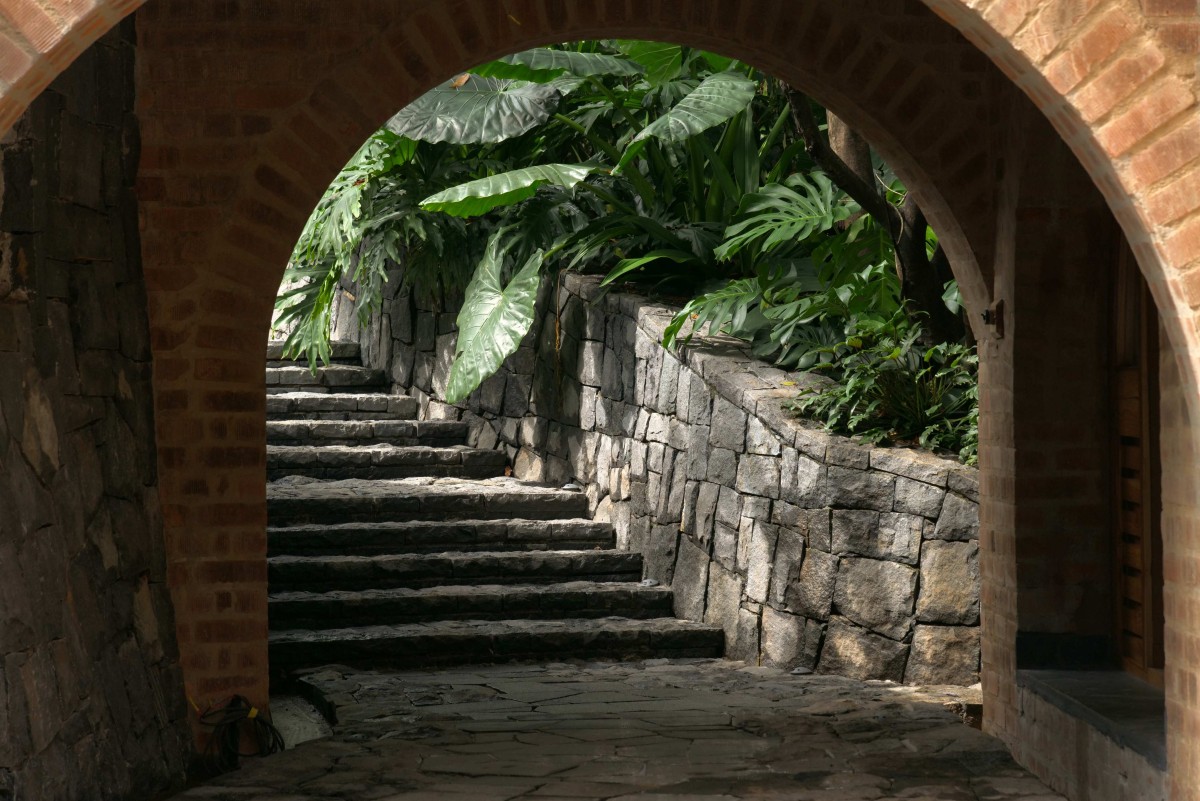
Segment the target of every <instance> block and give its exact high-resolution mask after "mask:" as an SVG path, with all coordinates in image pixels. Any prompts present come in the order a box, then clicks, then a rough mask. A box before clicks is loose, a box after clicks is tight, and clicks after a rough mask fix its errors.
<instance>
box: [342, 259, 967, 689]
mask: <svg viewBox="0 0 1200 801" xmlns="http://www.w3.org/2000/svg"><path fill="white" fill-rule="evenodd" d="M549 283H550V282H547V284H549ZM401 284H402V282H401V281H399V280H393V281H392V282H390V284H389V286H391V287H396V288H397V289H395V290H393V295H392V296H391V297H390V298H389V299H387V300H386V301H385V304H384V308H383V312H382V314H379V315H376V316H375V317H374V319H373V321H372V323H371V325H370V326H368V327H365V328H364V329H362V330H350V331H345V330H344V331H343V332H344V333H348V334H349V335H351V336H355V337H357V338H358V339H359V340H360V342H361V343H362V345H363V353H364V360H365V361H366V363H368V364H370V365H372V366H377V367H384V368H387V369H388V370H389V371H390V374H391V377H392V380H393V381H394V382H395V384H396V385H397V387H398V388H399V389H400V390H401V391H404V392H407V393H408V394H410V395H412V396H414V397H415V398H417V399H418V401H419V402H420V404H421V405H422V407H423V412H424V413H425V414H426V416H428V417H431V418H439V417H440V418H446V419H461V420H465V421H467V422H470V423H472V431H473V433H472V444H473V445H476V446H478V447H484V448H496V449H502V450H504V451H505V452H507V454H508V455H509V457H510V458H511V459H512V460H513V465H514V473H515V475H517V476H518V477H520V478H523V479H530V480H541V481H546V482H550V483H559V484H562V483H566V482H567V481H576V482H579V483H580V484H582V485H583V486H584V487H586V488H587V492H588V495H589V499H590V501H591V503H592V506H593V508H594V509H595V511H596V516H597V518H598V519H607V520H611V521H612V522H613V524H614V525H615V527H616V529H617V532H618V543H619V545H620V547H623V548H629V549H632V550H636V551H640V552H642V553H643V554H644V555H645V557H646V575H647V577H648V578H652V579H655V580H657V581H659V582H662V583H663V584H670V585H671V586H672V587H673V589H674V591H675V598H676V612H677V614H679V615H680V616H681V617H685V618H688V619H691V620H704V621H707V622H710V623H715V624H718V625H720V626H722V627H723V628H724V630H725V634H726V648H727V655H728V656H730V657H733V658H735V659H742V660H746V661H747V662H750V663H752V664H754V663H756V664H762V665H769V666H774V667H782V668H806V669H809V670H814V671H817V672H820V673H835V674H839V675H844V676H850V677H853V678H860V679H891V680H895V681H905V682H909V683H920V684H943V683H959V684H970V683H973V682H975V681H977V680H978V671H979V648H980V644H979V643H980V639H979V556H978V553H979V543H978V501H979V490H978V479H977V473H976V471H975V470H973V469H971V468H967V467H964V466H963V465H961V464H959V463H958V462H957V461H953V460H949V459H944V458H940V457H937V456H934V455H932V454H929V453H924V452H919V451H914V450H909V449H901V448H881V447H865V446H862V445H859V444H857V443H855V442H853V441H851V440H848V439H845V438H843V437H838V436H833V435H829V434H826V433H824V432H823V431H820V430H817V429H815V428H814V427H812V426H810V425H806V424H804V423H802V422H801V421H799V420H797V419H796V418H794V417H793V416H792V415H790V414H789V413H788V412H786V411H785V410H784V409H783V408H782V402H783V401H784V400H786V399H787V398H791V397H794V396H795V394H796V393H797V392H798V390H799V388H800V387H801V386H804V385H806V383H808V382H811V381H813V380H815V379H813V378H811V377H809V376H806V375H803V374H789V373H785V372H784V371H782V370H778V369H775V368H773V367H771V366H769V365H766V364H764V363H762V362H759V361H757V360H755V359H753V358H752V357H751V356H750V355H749V354H748V352H747V350H746V348H745V346H744V344H742V343H739V342H737V341H736V340H732V339H728V338H721V337H717V338H712V337H707V338H703V339H701V338H700V337H697V338H696V339H695V340H693V342H692V344H691V345H689V346H688V347H687V348H685V349H683V350H682V351H681V352H679V353H670V352H667V351H666V350H664V349H663V348H662V347H661V346H660V345H659V342H661V339H662V332H663V329H664V327H665V326H666V324H667V322H669V320H670V317H671V314H672V310H671V309H669V308H667V307H664V306H659V305H655V304H653V303H650V302H647V301H646V300H645V299H642V298H638V297H635V296H632V295H622V294H615V293H607V294H606V293H603V292H602V291H600V290H599V288H598V282H597V280H596V279H593V278H588V277H582V276H578V275H567V276H564V277H563V279H562V281H561V282H560V284H559V286H558V287H557V289H554V288H547V289H545V290H544V291H543V293H542V296H541V298H540V301H539V306H538V315H537V318H536V319H537V322H536V323H535V325H534V329H533V330H532V331H531V332H530V333H529V335H528V336H527V337H526V339H525V341H524V342H523V343H522V346H521V348H520V350H519V351H518V352H517V353H516V354H514V355H513V356H512V357H511V358H510V359H509V360H508V362H507V363H506V364H505V366H504V368H503V369H502V370H501V372H500V373H498V374H497V375H495V376H493V377H492V378H491V379H489V380H488V381H486V382H485V383H484V384H483V386H481V387H480V389H479V390H478V391H476V392H475V393H474V394H473V395H472V396H471V397H470V398H469V399H468V401H467V402H466V403H464V404H462V405H461V406H459V407H455V406H450V405H447V404H445V403H444V402H443V399H444V397H445V395H444V390H445V386H446V379H447V376H448V373H449V367H450V359H451V357H452V355H453V353H454V343H455V337H456V334H455V328H454V322H455V316H456V315H455V309H454V308H452V307H443V308H437V304H434V303H429V302H421V301H419V300H418V299H417V297H416V296H415V295H414V294H413V293H412V292H410V291H407V290H400V289H398V288H399V287H400V286H401ZM342 317H343V318H344V319H353V315H351V314H345V315H342Z"/></svg>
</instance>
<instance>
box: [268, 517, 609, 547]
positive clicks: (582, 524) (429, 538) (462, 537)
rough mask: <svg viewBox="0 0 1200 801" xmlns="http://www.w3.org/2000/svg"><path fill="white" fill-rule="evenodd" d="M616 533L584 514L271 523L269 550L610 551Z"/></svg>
mask: <svg viewBox="0 0 1200 801" xmlns="http://www.w3.org/2000/svg"><path fill="white" fill-rule="evenodd" d="M510 526H511V528H510ZM616 536H617V535H616V531H615V530H614V528H613V526H612V524H611V523H603V522H597V521H593V520H588V519H586V518H581V517H575V518H563V519H557V520H535V519H526V518H507V519H506V518H500V519H497V520H461V521H459V520H408V521H395V522H388V521H381V522H377V523H335V524H331V525H297V526H271V527H268V528H267V549H268V553H269V554H270V555H271V556H285V555H289V554H292V555H297V556H303V555H306V554H309V555H317V554H325V555H332V554H334V553H345V554H347V555H349V554H350V553H351V549H353V552H355V553H362V552H363V551H369V552H370V553H373V554H383V553H395V554H401V553H414V551H411V550H408V549H411V548H421V549H422V550H421V551H419V552H420V553H450V552H453V551H456V550H457V551H460V552H461V551H463V549H471V550H473V551H531V550H532V551H547V550H554V549H555V542H556V541H560V542H567V543H573V544H574V547H570V548H568V550H584V549H586V548H588V547H592V548H594V547H597V546H599V547H601V548H604V549H611V548H613V546H614V545H615V544H616ZM289 549H294V550H289ZM385 549H394V550H385Z"/></svg>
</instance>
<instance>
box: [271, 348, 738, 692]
mask: <svg viewBox="0 0 1200 801" xmlns="http://www.w3.org/2000/svg"><path fill="white" fill-rule="evenodd" d="M333 357H334V363H332V364H330V365H329V366H328V367H324V368H321V369H319V370H318V371H317V373H316V375H313V374H312V373H311V372H310V371H309V369H308V367H307V366H306V365H303V364H298V363H296V362H288V361H283V360H282V359H281V348H280V347H279V345H278V344H276V343H272V345H271V346H270V347H269V348H268V351H267V391H268V396H267V418H268V420H267V477H268V480H269V482H270V483H269V484H268V487H267V513H268V522H269V527H268V548H269V562H268V564H269V567H268V570H269V573H268V575H269V583H270V620H271V635H270V655H271V662H272V666H273V668H274V669H275V670H277V671H280V672H286V671H289V670H293V669H296V668H301V667H310V666H316V665H323V664H329V663H340V664H352V665H362V666H394V667H418V666H419V667H425V666H434V665H444V664H454V663H470V662H480V663H483V662H499V661H508V660H537V659H552V660H559V659H563V658H568V657H576V658H617V659H620V658H646V657H699V656H707V657H711V656H720V655H721V653H722V648H723V635H722V632H721V630H720V629H719V628H716V627H713V626H707V625H703V624H698V623H690V622H687V621H681V620H676V619H675V618H674V617H673V616H672V614H673V613H672V595H671V591H670V590H669V589H666V588H663V587H647V586H642V584H641V578H642V557H641V555H640V554H636V553H630V552H627V551H618V550H616V549H615V548H614V544H615V535H614V533H613V530H612V527H611V526H610V525H608V524H607V523H598V522H594V521H592V520H589V519H587V514H588V505H587V498H586V496H584V495H583V494H582V493H580V492H574V491H569V490H562V489H556V488H552V487H545V486H541V485H534V484H528V483H524V482H520V481H517V480H515V479H513V478H509V477H506V476H505V472H506V466H507V464H506V460H505V457H504V454H503V453H502V452H500V451H483V450H477V449H473V448H469V447H467V446H466V444H465V443H466V440H467V435H468V431H467V426H466V425H465V424H463V423H457V422H447V421H433V420H417V419H416V417H417V404H416V402H415V401H414V400H413V399H412V398H407V397H404V396H397V395H389V394H386V385H387V382H386V377H385V376H384V375H383V374H382V373H381V372H379V371H375V370H369V369H367V368H364V367H362V366H361V365H360V364H358V361H359V355H358V348H357V346H356V345H352V344H349V343H337V344H335V346H334V350H333Z"/></svg>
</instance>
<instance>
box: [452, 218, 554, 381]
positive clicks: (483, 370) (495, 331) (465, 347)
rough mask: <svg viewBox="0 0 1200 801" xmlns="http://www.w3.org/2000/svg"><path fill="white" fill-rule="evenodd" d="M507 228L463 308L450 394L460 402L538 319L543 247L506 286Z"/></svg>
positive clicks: (470, 287)
mask: <svg viewBox="0 0 1200 801" xmlns="http://www.w3.org/2000/svg"><path fill="white" fill-rule="evenodd" d="M505 233H506V232H504V231H501V232H500V233H498V234H496V235H495V236H493V237H492V240H491V241H490V242H489V243H488V247H487V253H486V254H485V255H484V257H483V261H481V262H480V263H479V266H478V267H477V268H476V269H475V275H474V277H473V278H472V279H471V283H470V284H468V285H467V291H466V297H465V298H464V299H463V305H462V311H460V312H459V313H458V348H457V350H456V353H455V356H454V364H453V365H451V367H450V379H449V381H448V383H447V385H446V400H447V401H448V402H449V403H459V402H461V401H463V400H465V399H466V397H467V396H468V395H470V394H471V393H472V392H474V391H475V389H476V388H478V386H479V385H480V384H482V383H483V381H484V380H485V379H486V378H487V377H488V376H490V375H492V374H493V373H495V372H496V371H497V370H499V369H500V366H501V365H502V364H504V360H505V359H507V358H508V357H509V356H511V355H512V354H513V353H515V352H516V350H517V348H518V347H520V345H521V340H522V339H523V338H524V337H525V334H527V333H528V332H529V328H530V326H532V325H533V314H534V312H533V307H534V304H535V303H536V302H537V293H538V287H540V286H541V283H542V274H541V266H542V258H543V254H542V251H540V250H539V251H537V252H536V253H534V254H533V255H532V256H530V257H529V260H528V261H527V262H525V266H523V267H522V268H521V270H520V271H519V272H518V273H517V274H516V276H514V277H513V279H512V281H510V282H509V284H508V286H503V285H502V284H501V283H500V281H501V274H502V272H503V269H504V259H505V255H506V254H505V251H504V248H503V247H502V246H501V244H500V243H501V239H502V237H503V235H504V234H505Z"/></svg>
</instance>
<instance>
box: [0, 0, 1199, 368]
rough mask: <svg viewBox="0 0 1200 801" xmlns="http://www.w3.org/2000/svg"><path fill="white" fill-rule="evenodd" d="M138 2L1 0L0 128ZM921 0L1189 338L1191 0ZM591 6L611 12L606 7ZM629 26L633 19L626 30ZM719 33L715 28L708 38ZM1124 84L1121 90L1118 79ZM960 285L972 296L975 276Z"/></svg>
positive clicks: (1193, 132) (676, 7)
mask: <svg viewBox="0 0 1200 801" xmlns="http://www.w3.org/2000/svg"><path fill="white" fill-rule="evenodd" d="M145 2H146V0H95V1H94V2H89V3H80V2H77V0H45V2H40V3H36V4H35V3H31V2H22V1H21V0H4V2H2V3H0V20H2V22H0V131H6V130H8V129H9V128H10V127H11V126H12V124H13V123H14V122H15V121H16V119H17V118H18V117H19V116H20V115H21V114H22V113H23V112H24V110H25V109H26V108H27V107H28V105H29V103H30V102H32V100H33V98H34V97H36V96H37V95H38V94H39V93H40V92H41V91H42V90H43V89H44V88H45V87H46V86H47V85H48V84H49V83H50V81H51V80H53V78H54V77H55V76H57V75H58V74H59V73H60V72H61V71H62V70H63V69H64V68H65V67H66V66H67V65H68V64H70V63H71V61H73V60H74V59H75V57H77V56H78V55H79V54H80V53H81V52H83V50H84V49H85V48H87V47H88V46H89V45H91V44H92V43H93V42H95V41H96V39H97V38H99V36H101V35H102V34H103V33H104V32H105V31H107V30H108V29H110V28H111V27H113V26H114V25H115V24H116V23H117V22H119V21H120V20H121V19H122V18H123V17H125V16H126V15H128V14H130V13H132V12H134V11H136V10H137V9H138V8H140V7H141V6H142V5H143V4H144V3H145ZM921 2H923V3H924V4H925V5H927V6H928V7H929V8H930V9H932V10H933V11H934V12H935V13H937V14H938V15H939V16H941V17H943V18H944V19H945V20H947V21H948V22H949V23H950V24H951V25H952V26H953V27H955V28H956V29H957V30H958V31H959V32H960V33H962V34H963V35H964V36H965V37H966V38H967V39H969V40H970V41H972V42H973V43H975V44H976V45H977V46H978V47H979V49H980V50H981V51H982V52H983V53H985V54H987V55H988V57H989V58H991V59H992V60H993V61H994V62H995V63H996V64H997V65H998V66H999V67H1000V68H1001V69H1002V70H1003V71H1004V72H1005V74H1007V75H1008V76H1009V77H1010V78H1011V79H1012V80H1013V81H1014V83H1016V84H1017V85H1018V86H1020V87H1021V88H1022V89H1023V90H1024V91H1026V92H1027V93H1028V94H1029V95H1030V96H1031V97H1032V98H1033V99H1034V101H1035V102H1036V103H1037V105H1038V107H1039V108H1040V109H1041V110H1042V111H1043V112H1044V113H1045V114H1046V115H1047V117H1048V118H1049V119H1050V120H1051V122H1052V123H1053V124H1054V125H1055V127H1056V129H1057V130H1058V131H1059V133H1060V134H1061V135H1062V136H1063V137H1064V139H1065V140H1066V141H1067V142H1068V144H1069V145H1070V146H1071V147H1072V149H1073V150H1074V151H1075V153H1076V155H1077V156H1078V157H1079V158H1080V160H1081V161H1082V162H1083V163H1084V165H1085V166H1086V168H1087V169H1088V171H1089V173H1090V174H1091V175H1092V177H1093V179H1094V180H1095V182H1096V184H1097V186H1099V187H1100V189H1101V191H1102V192H1103V193H1104V195H1105V197H1106V199H1107V200H1108V201H1109V204H1110V205H1111V206H1112V208H1113V210H1114V212H1115V214H1116V215H1117V217H1118V219H1119V220H1120V221H1121V223H1122V226H1123V228H1124V229H1125V231H1126V234H1127V236H1128V238H1129V240H1130V242H1131V244H1132V245H1133V247H1134V249H1135V252H1136V253H1137V255H1138V258H1139V262H1140V263H1141V264H1142V268H1143V270H1144V272H1145V273H1146V274H1147V276H1148V278H1149V280H1150V282H1151V288H1152V291H1153V292H1154V294H1155V298H1156V301H1157V303H1158V305H1159V307H1160V308H1161V309H1163V310H1164V312H1165V313H1166V316H1167V323H1168V328H1169V330H1170V333H1171V336H1172V339H1173V341H1175V342H1176V343H1178V344H1179V346H1181V347H1184V348H1186V349H1188V350H1189V351H1191V350H1192V348H1193V346H1196V345H1197V341H1198V339H1200V333H1198V329H1200V326H1198V324H1197V322H1196V321H1195V320H1194V319H1192V318H1193V317H1194V314H1191V313H1190V312H1194V310H1196V309H1197V308H1200V277H1197V273H1196V271H1194V270H1191V269H1188V268H1193V267H1195V266H1196V264H1197V261H1200V257H1197V252H1200V249H1198V248H1197V247H1196V244H1197V242H1198V241H1200V217H1197V209H1198V207H1200V200H1197V196H1198V193H1197V192H1196V190H1195V187H1196V185H1197V183H1200V178H1197V177H1196V176H1197V174H1198V173H1197V167H1196V164H1195V161H1196V158H1197V155H1198V153H1197V149H1198V146H1197V145H1196V144H1195V142H1196V141H1197V140H1198V139H1200V126H1198V123H1197V121H1196V114H1195V109H1196V94H1195V72H1196V56H1197V52H1198V51H1200V45H1198V44H1197V42H1198V40H1200V32H1198V30H1197V22H1196V17H1197V12H1196V9H1195V6H1194V4H1193V3H1192V2H1191V1H1190V0H1124V1H1123V2H1113V1H1110V2H1106V3H1083V4H1080V3H1078V2H1076V1H1075V0H1052V1H1051V2H1044V3H1036V4H1030V3H1027V2H1023V1H1022V0H991V1H990V2H987V1H985V2H980V0H921ZM509 7H510V4H508V3H502V4H499V5H497V8H500V9H505V10H504V11H503V13H502V14H499V15H498V16H496V18H495V20H494V21H499V22H500V23H501V26H500V28H489V29H488V30H489V31H495V30H502V29H503V28H504V23H505V22H512V21H513V20H516V19H518V18H519V17H518V15H517V14H510V13H509V12H508V11H507V9H508V8H509ZM516 7H517V8H518V9H519V10H523V9H526V8H528V6H525V5H519V6H516ZM229 8H233V9H235V10H233V11H230V10H228V8H226V7H222V9H224V10H219V11H217V12H216V13H217V14H218V15H220V14H234V15H236V13H237V12H236V6H233V7H229ZM659 8H665V9H667V11H666V14H665V18H663V19H661V20H660V21H661V22H662V23H663V24H664V25H665V26H666V27H667V28H673V27H676V26H677V24H678V21H679V19H680V18H681V17H683V16H685V14H684V12H683V11H682V6H681V5H680V4H678V3H676V4H667V5H665V6H659ZM695 8H698V9H701V12H700V13H701V14H703V13H704V12H703V10H704V9H707V8H708V5H707V4H706V3H695V4H691V5H690V6H689V11H691V10H692V9H695ZM754 8H755V6H753V5H747V7H746V9H747V12H748V13H746V14H744V15H742V17H741V24H743V25H744V24H746V20H748V19H756V18H757V14H756V12H755V11H753V10H752V9H754ZM614 10H615V9H614ZM601 13H603V14H611V13H612V12H610V11H609V10H608V9H607V8H605V10H604V11H603V12H601ZM692 16H693V19H695V18H696V15H695V14H694V13H693V15H692ZM593 21H595V20H593ZM557 24H559V21H558V20H555V19H552V18H547V19H545V26H546V28H547V29H553V28H554V27H555V26H556V25H557ZM755 24H757V23H755ZM638 27H639V26H638V25H637V24H634V25H633V29H634V30H636V29H637V28H638ZM685 27H686V26H685ZM606 29H608V30H611V28H606ZM728 33H729V31H720V32H718V35H717V36H716V37H715V38H716V39H717V40H718V41H717V44H720V43H721V41H723V40H724V38H725V36H726V35H727V34H728ZM516 38H521V37H520V35H519V34H518V35H517V36H516ZM480 41H482V40H480ZM531 41H532V39H531ZM464 44H467V45H472V46H473V45H475V44H476V42H470V41H466V42H464ZM1122 85H1124V86H1125V87H1126V89H1121V88H1119V87H1120V86H1122ZM1129 89H1134V90H1135V91H1129ZM935 214H938V216H944V214H941V213H940V212H935ZM942 222H943V223H948V222H949V220H943V221H942ZM942 227H943V228H945V227H946V226H945V225H943V226H942ZM961 255H962V256H963V257H965V255H966V254H965V253H964V254H961ZM960 264H961V258H960ZM967 283H968V284H970V283H971V281H970V280H969V279H968V281H967ZM968 289H969V292H970V294H972V295H975V296H976V297H977V299H979V300H982V298H983V295H982V294H979V293H980V292H981V291H982V287H971V286H969V287H968ZM1176 312H1178V313H1176ZM1183 367H1184V369H1185V372H1186V373H1187V375H1188V382H1189V386H1196V381H1195V376H1194V375H1193V366H1192V365H1191V363H1190V362H1189V363H1188V364H1185V365H1184V366H1183Z"/></svg>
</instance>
